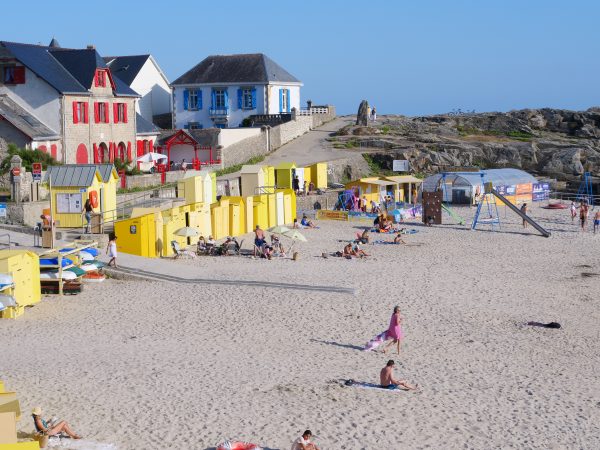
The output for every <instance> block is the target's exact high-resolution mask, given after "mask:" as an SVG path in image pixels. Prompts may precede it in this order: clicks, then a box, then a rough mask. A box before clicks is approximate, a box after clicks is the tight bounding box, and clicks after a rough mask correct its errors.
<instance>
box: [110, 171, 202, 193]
mask: <svg viewBox="0 0 600 450" xmlns="http://www.w3.org/2000/svg"><path fill="white" fill-rule="evenodd" d="M196 172H197V171H196V170H188V171H187V172H184V171H183V170H173V171H170V172H167V175H166V179H165V182H166V183H174V182H176V181H178V180H181V179H182V178H185V177H189V176H192V175H194V174H195V173H196ZM160 184H161V176H160V173H148V174H144V175H127V176H126V177H125V185H126V187H127V189H131V188H137V187H152V186H158V185H160ZM119 186H120V184H119Z"/></svg>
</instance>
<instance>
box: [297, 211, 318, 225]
mask: <svg viewBox="0 0 600 450" xmlns="http://www.w3.org/2000/svg"><path fill="white" fill-rule="evenodd" d="M292 228H317V226H316V225H315V223H314V222H313V221H312V220H310V219H309V218H308V216H307V215H306V214H302V219H301V220H300V223H298V219H296V218H295V217H294V224H293V225H292Z"/></svg>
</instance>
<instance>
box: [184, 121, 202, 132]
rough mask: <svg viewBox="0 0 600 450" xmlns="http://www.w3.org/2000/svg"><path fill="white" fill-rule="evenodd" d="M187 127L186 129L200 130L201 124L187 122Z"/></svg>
mask: <svg viewBox="0 0 600 450" xmlns="http://www.w3.org/2000/svg"><path fill="white" fill-rule="evenodd" d="M187 129H188V130H200V129H202V125H200V124H199V123H198V122H188V124H187Z"/></svg>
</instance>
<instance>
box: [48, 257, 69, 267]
mask: <svg viewBox="0 0 600 450" xmlns="http://www.w3.org/2000/svg"><path fill="white" fill-rule="evenodd" d="M71 264H73V261H72V260H70V259H69V258H63V260H62V266H63V267H67V266H70V265H71ZM40 266H58V258H40Z"/></svg>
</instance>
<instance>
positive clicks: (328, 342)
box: [311, 339, 364, 351]
mask: <svg viewBox="0 0 600 450" xmlns="http://www.w3.org/2000/svg"><path fill="white" fill-rule="evenodd" d="M311 341H312V342H318V343H319V344H325V345H334V346H336V347H342V348H348V349H350V350H360V351H363V350H364V347H361V346H359V345H352V344H340V343H339V342H333V341H322V340H320V339H311Z"/></svg>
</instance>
